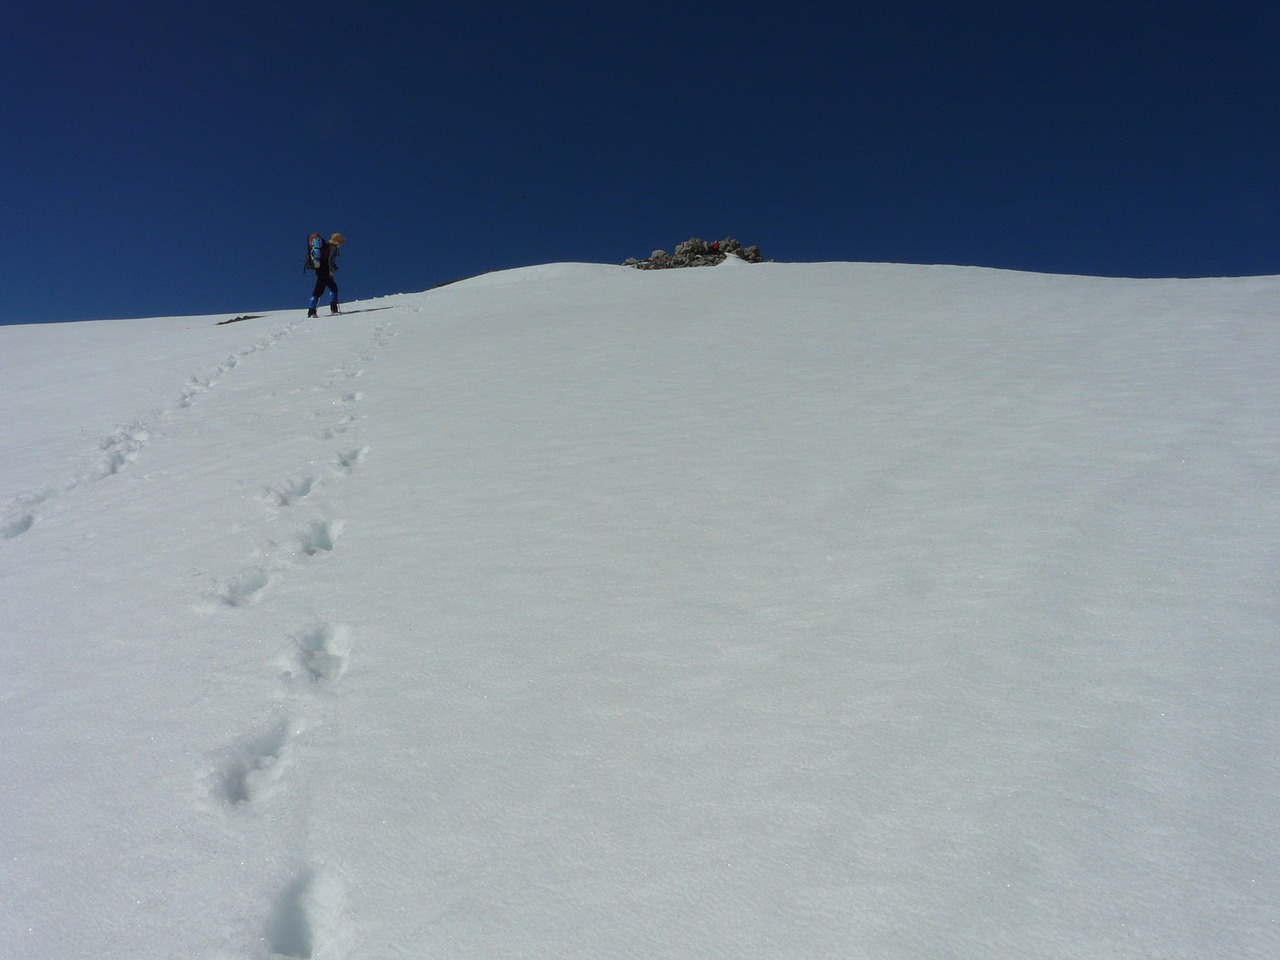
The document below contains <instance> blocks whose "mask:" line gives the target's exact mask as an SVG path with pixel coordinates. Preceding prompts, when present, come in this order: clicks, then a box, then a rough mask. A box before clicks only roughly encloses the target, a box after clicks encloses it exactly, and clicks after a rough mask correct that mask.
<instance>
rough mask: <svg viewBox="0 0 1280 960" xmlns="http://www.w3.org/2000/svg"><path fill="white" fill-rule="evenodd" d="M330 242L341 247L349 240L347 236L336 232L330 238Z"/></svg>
mask: <svg viewBox="0 0 1280 960" xmlns="http://www.w3.org/2000/svg"><path fill="white" fill-rule="evenodd" d="M329 242H330V243H332V244H333V245H334V246H338V247H340V246H342V245H343V244H344V243H346V242H347V238H346V237H344V236H343V235H342V234H340V233H335V234H334V235H333V236H332V237H330V238H329Z"/></svg>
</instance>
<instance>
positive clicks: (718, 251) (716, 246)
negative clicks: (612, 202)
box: [623, 237, 764, 270]
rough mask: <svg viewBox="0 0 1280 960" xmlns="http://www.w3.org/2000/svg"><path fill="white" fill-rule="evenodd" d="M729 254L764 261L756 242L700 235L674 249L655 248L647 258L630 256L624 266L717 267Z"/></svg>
mask: <svg viewBox="0 0 1280 960" xmlns="http://www.w3.org/2000/svg"><path fill="white" fill-rule="evenodd" d="M728 257H737V258H738V259H739V260H745V261H746V262H747V263H764V257H762V256H761V255H760V248H759V247H758V246H755V245H752V246H750V247H744V246H743V245H742V244H740V243H739V242H738V241H737V240H735V239H733V237H725V238H724V239H723V240H713V241H710V242H708V241H706V240H699V239H698V238H697V237H693V238H692V239H689V240H686V241H685V242H684V243H680V244H677V245H676V249H675V251H674V252H673V253H667V252H666V251H665V250H655V251H653V253H651V254H649V258H648V259H647V260H637V259H636V258H635V257H629V258H628V259H627V260H626V262H625V263H624V264H623V266H626V267H635V268H636V269H637V270H668V269H671V268H672V267H714V266H715V265H716V264H717V263H722V262H723V261H724V260H725V259H727V258H728Z"/></svg>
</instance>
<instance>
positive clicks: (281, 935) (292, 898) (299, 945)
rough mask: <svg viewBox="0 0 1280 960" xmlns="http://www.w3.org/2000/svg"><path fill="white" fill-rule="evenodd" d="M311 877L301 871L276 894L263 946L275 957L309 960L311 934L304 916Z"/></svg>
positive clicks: (307, 920) (309, 922) (312, 936)
mask: <svg viewBox="0 0 1280 960" xmlns="http://www.w3.org/2000/svg"><path fill="white" fill-rule="evenodd" d="M313 879H314V878H313V876H312V873H311V871H310V870H303V871H302V872H301V873H299V874H298V875H297V876H296V877H294V878H293V879H292V880H291V881H289V883H288V885H287V886H286V887H285V888H284V890H282V891H281V892H280V896H279V897H278V898H277V899H276V903H275V906H274V908H273V909H272V911H271V917H270V919H269V920H268V921H267V930H266V933H267V944H268V945H269V946H270V948H271V952H272V953H273V954H274V955H276V956H279V957H293V958H296V960H310V958H311V955H312V953H313V951H314V943H313V941H314V934H313V933H312V930H311V919H310V917H308V916H307V914H308V900H309V899H310V894H311V885H312V882H313Z"/></svg>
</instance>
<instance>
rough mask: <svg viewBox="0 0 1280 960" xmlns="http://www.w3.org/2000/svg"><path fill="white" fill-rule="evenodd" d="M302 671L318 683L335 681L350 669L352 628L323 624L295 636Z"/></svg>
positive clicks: (298, 661)
mask: <svg viewBox="0 0 1280 960" xmlns="http://www.w3.org/2000/svg"><path fill="white" fill-rule="evenodd" d="M294 643H295V644H297V648H298V649H297V663H298V667H299V669H300V672H301V674H303V675H305V676H307V677H309V678H310V679H311V680H312V681H314V682H316V683H335V682H337V681H338V680H339V679H340V678H341V677H342V675H343V674H344V673H346V672H347V661H348V660H350V658H351V631H350V629H349V628H348V627H347V626H346V625H345V624H341V623H321V624H316V625H315V626H313V627H309V628H308V629H306V630H304V631H302V633H300V634H298V635H297V636H296V637H294Z"/></svg>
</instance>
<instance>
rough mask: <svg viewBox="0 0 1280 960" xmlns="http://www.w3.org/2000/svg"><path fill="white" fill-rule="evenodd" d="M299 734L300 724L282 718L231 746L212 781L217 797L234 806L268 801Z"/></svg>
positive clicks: (225, 752)
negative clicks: (292, 744)
mask: <svg viewBox="0 0 1280 960" xmlns="http://www.w3.org/2000/svg"><path fill="white" fill-rule="evenodd" d="M300 732H301V726H300V725H299V724H298V723H296V722H293V721H290V720H288V719H287V718H284V717H282V718H280V719H278V720H275V721H273V722H272V723H270V724H268V725H267V726H266V727H264V728H263V729H262V730H260V731H258V732H257V733H255V734H253V735H251V736H249V737H246V738H244V739H242V740H240V741H238V742H237V743H234V744H232V745H231V746H230V747H228V748H227V749H226V750H225V751H224V755H223V758H222V762H221V763H220V764H219V766H218V769H217V771H216V773H215V776H214V778H213V793H214V795H215V796H216V797H218V798H219V799H220V800H222V801H223V802H225V803H228V804H231V805H232V806H239V805H241V804H246V803H253V802H255V801H259V800H265V799H266V798H267V797H269V796H270V795H271V794H272V793H273V792H274V791H275V788H276V784H277V781H279V779H280V775H281V774H282V773H283V772H284V769H285V767H286V765H287V761H288V755H289V750H290V745H291V743H292V742H293V739H294V737H296V736H297V735H298V734H299V733H300Z"/></svg>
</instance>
